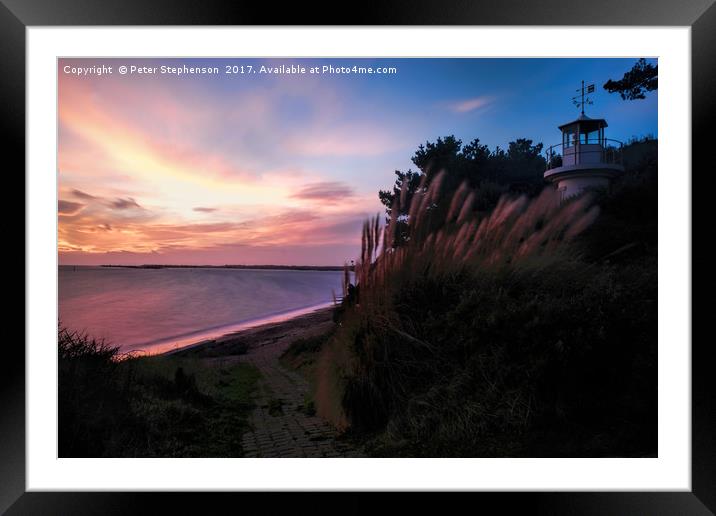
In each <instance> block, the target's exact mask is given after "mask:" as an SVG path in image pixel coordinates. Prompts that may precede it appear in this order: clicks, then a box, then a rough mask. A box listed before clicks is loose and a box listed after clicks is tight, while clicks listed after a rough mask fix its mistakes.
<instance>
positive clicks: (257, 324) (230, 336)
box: [151, 303, 335, 357]
mask: <svg viewBox="0 0 716 516" xmlns="http://www.w3.org/2000/svg"><path fill="white" fill-rule="evenodd" d="M310 308H312V309H309V310H305V309H303V310H294V311H291V312H287V313H284V314H279V315H276V316H273V317H267V318H263V319H260V320H256V321H252V322H249V323H246V325H245V326H244V327H237V328H236V329H234V330H232V331H226V332H223V333H220V334H218V335H217V336H216V337H213V338H204V339H201V340H197V339H196V338H194V339H193V342H192V343H190V344H187V345H184V346H181V347H178V348H176V347H174V348H171V349H164V350H163V351H159V352H157V353H151V356H193V357H220V356H229V355H243V354H246V353H248V352H250V351H251V350H253V349H257V348H261V347H263V346H266V345H269V344H275V343H278V342H282V341H284V340H286V339H290V340H292V341H293V340H297V339H301V338H307V337H311V336H313V335H316V334H319V333H322V332H325V331H326V330H327V329H328V328H329V327H330V326H332V325H333V324H335V323H334V322H333V303H330V304H328V305H318V306H315V307H310ZM294 312H298V313H294Z"/></svg>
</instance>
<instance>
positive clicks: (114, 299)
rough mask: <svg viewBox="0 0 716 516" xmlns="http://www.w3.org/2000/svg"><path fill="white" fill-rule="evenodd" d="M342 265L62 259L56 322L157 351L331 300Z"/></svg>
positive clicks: (124, 347)
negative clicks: (146, 264)
mask: <svg viewBox="0 0 716 516" xmlns="http://www.w3.org/2000/svg"><path fill="white" fill-rule="evenodd" d="M342 275H343V272H342V271H318V270H269V269H230V268H159V269H150V268H124V267H91V266H66V265H65V266H60V267H59V271H58V276H59V281H58V298H59V299H58V305H59V314H58V315H59V323H60V326H62V327H64V328H67V329H69V330H72V331H79V332H82V333H86V334H87V335H90V336H92V337H95V338H98V339H104V340H105V341H106V342H108V343H109V344H111V345H113V346H118V347H119V348H120V351H122V352H130V351H134V352H143V353H147V354H155V353H161V352H165V351H169V350H172V349H178V348H181V347H184V346H187V345H190V344H193V343H196V342H198V341H201V340H206V339H210V338H215V337H218V336H220V335H224V334H226V333H231V332H233V331H238V330H241V329H245V328H250V327H253V326H258V325H260V324H264V323H269V322H275V321H280V320H284V319H287V318H290V317H295V316H297V315H301V314H304V313H308V312H311V311H314V310H317V309H320V308H322V307H327V306H330V305H331V304H333V299H334V294H335V296H340V295H341V293H342V287H341V278H342Z"/></svg>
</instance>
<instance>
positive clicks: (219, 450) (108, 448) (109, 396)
mask: <svg viewBox="0 0 716 516" xmlns="http://www.w3.org/2000/svg"><path fill="white" fill-rule="evenodd" d="M58 360H59V364H58V365H59V382H58V383H59V385H58V386H59V399H58V425H59V455H60V457H185V456H192V457H196V456H203V457H212V456H240V455H241V453H242V450H241V434H242V432H243V430H244V429H245V428H246V427H247V422H246V417H247V415H248V413H249V412H250V410H251V408H252V403H251V401H250V399H249V398H248V396H247V395H246V393H247V392H248V391H249V390H250V389H251V388H252V386H253V383H254V382H255V379H256V375H257V373H256V372H255V371H254V370H253V369H250V368H249V369H245V368H241V367H235V368H229V369H217V370H214V371H211V373H212V375H211V376H209V377H208V378H205V383H206V384H208V385H214V386H216V387H215V388H214V389H213V390H212V392H211V395H209V394H207V393H205V392H202V390H201V389H200V388H199V386H198V384H197V376H196V374H197V373H194V372H191V373H189V372H187V371H186V369H185V367H186V366H185V365H178V364H180V363H182V364H184V363H186V364H187V365H189V366H195V365H196V364H194V363H191V362H178V361H174V360H172V359H171V358H169V357H134V356H131V355H122V354H120V353H119V348H117V347H113V346H109V345H107V344H106V343H105V342H103V341H99V340H96V339H93V338H91V337H88V336H87V335H83V334H79V333H73V332H70V331H67V330H65V329H60V331H59V335H58ZM197 371H198V372H199V373H200V374H202V375H204V376H207V372H206V371H204V370H202V369H200V368H197ZM214 375H215V376H216V377H214ZM219 377H220V378H219Z"/></svg>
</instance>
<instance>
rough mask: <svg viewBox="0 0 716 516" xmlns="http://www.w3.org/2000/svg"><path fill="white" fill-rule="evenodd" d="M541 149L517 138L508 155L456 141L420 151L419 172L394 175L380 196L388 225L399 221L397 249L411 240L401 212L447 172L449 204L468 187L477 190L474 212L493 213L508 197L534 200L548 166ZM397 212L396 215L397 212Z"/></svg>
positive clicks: (422, 147)
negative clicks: (461, 188)
mask: <svg viewBox="0 0 716 516" xmlns="http://www.w3.org/2000/svg"><path fill="white" fill-rule="evenodd" d="M542 147H543V145H542V144H541V143H537V144H533V142H532V140H527V139H524V138H518V139H517V140H515V141H513V142H510V143H509V145H508V148H507V150H506V151H505V150H503V149H500V148H499V147H497V148H495V149H494V150H490V149H489V148H488V147H487V145H483V144H481V143H480V140H479V139H477V138H476V139H474V140H472V141H471V142H470V143H467V144H463V143H462V141H461V140H459V139H457V138H455V136H446V137H444V138H438V139H437V141H436V142H426V143H425V145H420V147H418V150H417V151H416V152H415V154H414V155H413V157H412V161H413V163H414V164H415V166H416V167H418V171H417V172H416V171H413V170H408V171H407V172H401V171H400V170H396V171H395V175H396V179H395V183H394V185H393V188H392V190H381V191H380V192H378V197H379V198H380V202H381V203H382V204H383V205H384V206H385V207H386V213H387V215H388V220H390V218H391V217H392V216H394V217H396V219H397V221H396V222H397V224H396V228H395V244H396V245H400V242H403V241H405V239H407V238H408V236H409V224H408V220H407V217H408V213H407V211H405V210H404V209H401V208H400V207H401V206H403V207H405V206H410V203H411V202H412V200H413V197H414V196H415V195H416V194H419V193H424V192H425V191H426V189H427V188H428V187H429V186H430V184H431V182H432V181H433V179H434V178H435V176H436V175H437V174H439V173H441V172H444V173H445V174H444V176H443V184H442V192H443V197H445V198H450V197H451V196H452V194H453V193H454V192H455V191H456V190H457V188H458V187H459V186H460V185H461V184H463V183H465V182H466V183H467V184H468V185H469V186H470V187H472V188H476V189H477V190H476V191H477V192H478V194H479V196H478V198H477V199H476V202H475V210H478V211H489V210H491V209H492V208H494V207H495V205H496V204H497V201H498V200H499V198H500V196H501V195H502V194H504V193H506V192H519V193H526V194H528V195H535V194H537V193H539V191H540V190H541V189H542V187H543V186H544V179H543V173H544V170H545V167H546V160H545V158H544V157H543V156H542V155H541V152H542ZM396 210H397V213H394V211H396Z"/></svg>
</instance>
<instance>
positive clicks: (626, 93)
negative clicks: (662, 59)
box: [604, 58, 659, 100]
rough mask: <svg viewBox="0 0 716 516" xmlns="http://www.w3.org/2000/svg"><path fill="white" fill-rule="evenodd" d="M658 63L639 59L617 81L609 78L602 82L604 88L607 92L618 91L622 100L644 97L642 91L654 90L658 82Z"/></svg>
mask: <svg viewBox="0 0 716 516" xmlns="http://www.w3.org/2000/svg"><path fill="white" fill-rule="evenodd" d="M658 72H659V70H658V65H656V66H655V65H652V64H650V63H647V62H646V59H643V58H642V59H639V60H638V61H637V62H636V64H635V65H634V66H633V67H632V69H631V70H629V71H628V72H626V73H625V74H624V77H622V78H621V79H620V80H618V81H613V80H611V79H609V80H608V81H607V82H605V83H604V89H605V90H607V91H608V92H609V93H619V95H620V96H621V98H622V99H624V100H636V99H644V98H646V95H644V92H647V91H654V90H655V89H657V87H658V82H659V73H658Z"/></svg>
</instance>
